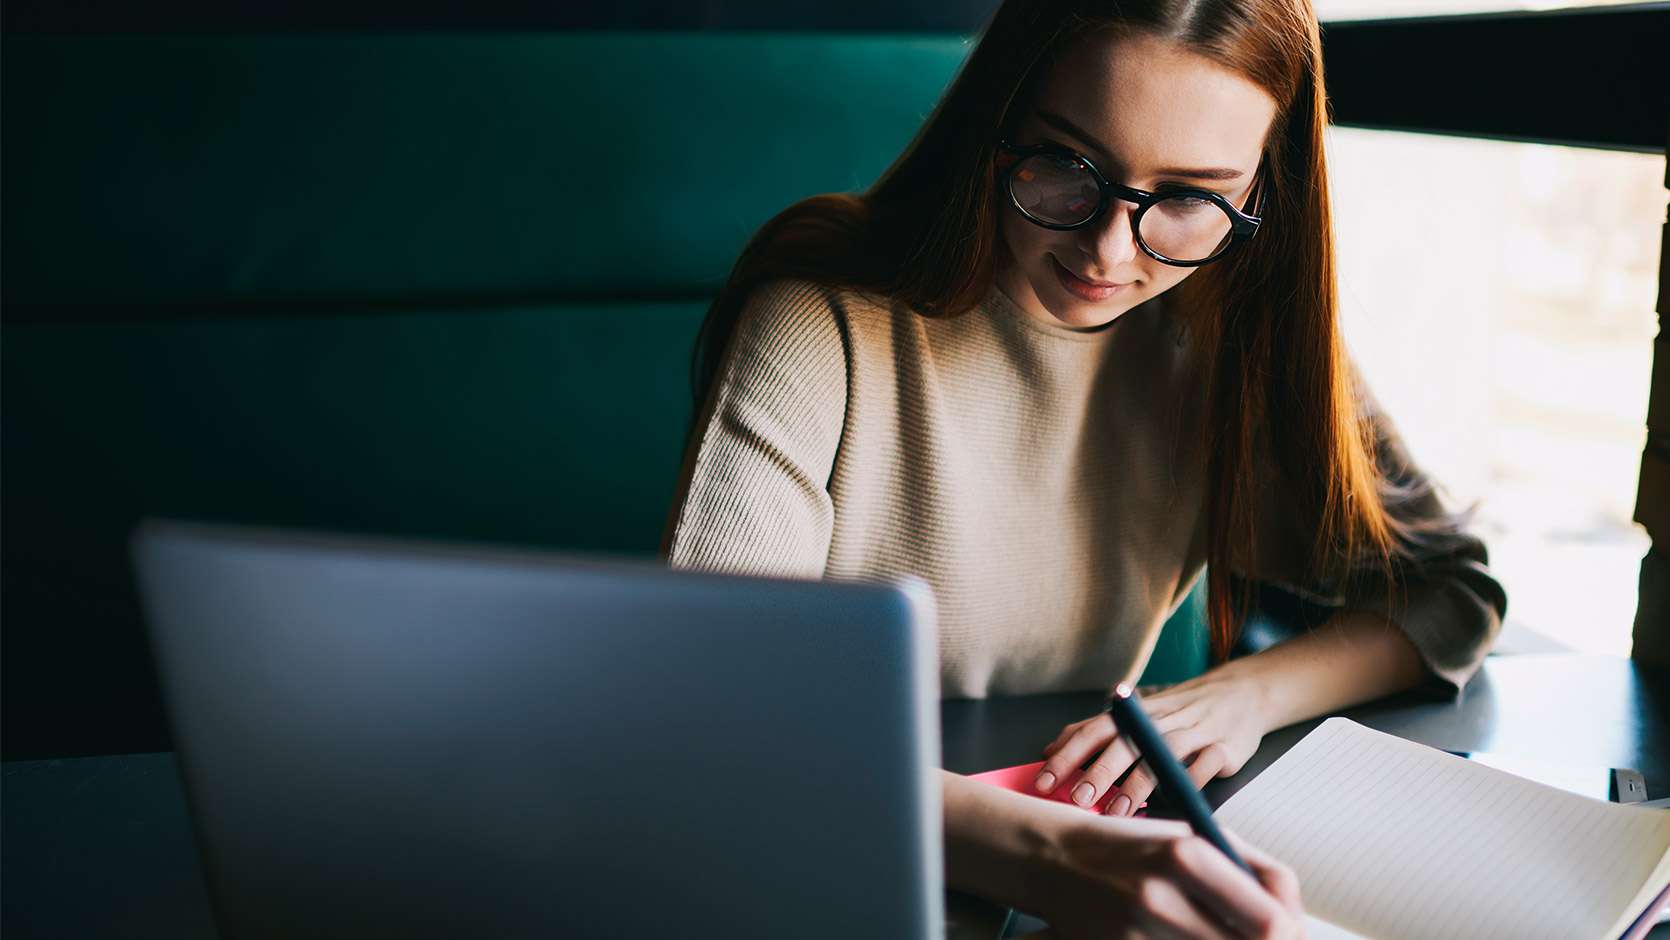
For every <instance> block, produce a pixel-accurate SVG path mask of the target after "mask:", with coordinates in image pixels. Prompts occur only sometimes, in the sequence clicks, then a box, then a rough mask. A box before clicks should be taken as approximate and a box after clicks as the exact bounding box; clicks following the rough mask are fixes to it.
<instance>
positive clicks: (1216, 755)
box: [1033, 670, 1271, 816]
mask: <svg viewBox="0 0 1670 940" xmlns="http://www.w3.org/2000/svg"><path fill="white" fill-rule="evenodd" d="M1222 673H1223V670H1214V671H1213V672H1209V673H1207V674H1205V675H1203V676H1200V677H1198V678H1195V679H1191V680H1189V681H1187V682H1183V683H1180V684H1178V685H1174V686H1171V687H1169V688H1166V689H1164V690H1162V691H1159V692H1155V693H1154V694H1152V695H1150V696H1145V697H1144V698H1143V699H1142V704H1143V707H1144V709H1145V710H1146V711H1147V712H1148V715H1149V717H1151V718H1153V719H1154V726H1155V727H1156V728H1157V729H1159V732H1160V735H1161V737H1163V738H1164V739H1165V742H1166V746H1167V747H1169V748H1170V749H1171V752H1172V754H1173V755H1174V756H1176V758H1177V759H1178V760H1179V761H1181V762H1182V763H1183V764H1185V765H1187V767H1188V771H1189V777H1190V778H1191V779H1193V780H1194V783H1195V786H1197V787H1199V786H1204V785H1205V784H1206V782H1207V781H1208V780H1211V779H1212V778H1213V777H1216V776H1220V775H1222V776H1228V775H1229V774H1233V773H1235V772H1236V771H1238V770H1240V769H1241V766H1242V765H1243V764H1245V763H1246V762H1247V759H1248V758H1249V757H1251V756H1252V754H1253V752H1254V751H1256V750H1257V749H1258V743H1259V741H1260V740H1262V739H1263V737H1264V734H1265V732H1267V731H1269V730H1270V727H1271V726H1269V725H1267V724H1266V721H1267V720H1268V717H1267V715H1266V712H1267V709H1266V707H1265V702H1264V696H1263V694H1262V693H1261V692H1260V690H1259V687H1258V683H1257V681H1256V680H1255V679H1252V678H1239V677H1234V676H1230V675H1224V674H1222ZM1097 751H1101V752H1102V753H1101V756H1100V757H1097V758H1096V762H1095V763H1094V764H1092V765H1091V766H1090V767H1089V769H1087V770H1086V771H1085V772H1084V774H1083V776H1081V777H1079V779H1078V781H1077V782H1075V783H1074V784H1073V792H1072V793H1071V794H1070V797H1071V799H1072V801H1073V802H1074V803H1077V804H1078V805H1080V806H1094V805H1096V802H1097V801H1098V800H1100V799H1101V798H1102V796H1103V795H1104V794H1106V793H1107V792H1108V790H1109V789H1110V788H1112V787H1113V786H1114V782H1115V781H1117V780H1118V779H1119V777H1120V776H1121V775H1122V774H1124V773H1125V771H1127V770H1130V772H1131V773H1130V776H1129V777H1128V778H1126V780H1125V784H1124V786H1122V787H1119V788H1118V793H1119V795H1118V796H1116V797H1114V799H1113V800H1112V801H1111V802H1109V803H1108V807H1107V813H1108V815H1110V816H1129V815H1131V814H1132V812H1134V811H1135V809H1136V807H1138V806H1141V805H1142V802H1143V801H1144V800H1146V799H1148V795H1149V794H1150V793H1152V792H1153V791H1154V785H1155V780H1154V776H1153V774H1152V773H1151V772H1150V771H1149V770H1148V768H1147V766H1145V765H1138V766H1137V767H1136V768H1135V769H1132V768H1131V765H1132V764H1134V763H1136V762H1137V760H1138V758H1137V754H1136V752H1135V750H1134V749H1133V748H1132V746H1131V743H1130V740H1129V739H1128V738H1126V737H1125V736H1123V735H1120V734H1119V733H1118V730H1117V729H1116V728H1115V727H1114V724H1113V719H1112V718H1111V717H1110V716H1109V715H1108V714H1107V713H1106V712H1103V713H1102V714H1100V715H1096V716H1095V717H1092V718H1086V719H1085V720H1083V721H1079V722H1074V723H1073V724H1070V725H1068V726H1067V727H1065V728H1063V729H1061V734H1060V735H1058V736H1057V737H1056V739H1055V741H1054V742H1052V743H1051V744H1050V745H1049V746H1048V747H1046V748H1044V767H1043V769H1042V770H1041V771H1039V773H1038V778H1037V780H1036V781H1035V782H1034V784H1033V786H1034V787H1035V788H1036V789H1037V790H1038V792H1039V793H1045V794H1048V793H1052V792H1054V790H1055V789H1056V787H1058V786H1060V781H1063V780H1068V779H1071V777H1072V775H1073V772H1074V771H1076V770H1077V769H1078V768H1079V767H1081V766H1083V765H1084V762H1085V761H1087V760H1089V759H1090V758H1091V757H1093V756H1095V754H1096V752H1097Z"/></svg>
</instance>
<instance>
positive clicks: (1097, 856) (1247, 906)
mask: <svg viewBox="0 0 1670 940" xmlns="http://www.w3.org/2000/svg"><path fill="white" fill-rule="evenodd" d="M1085 816H1086V817H1087V818H1085V819H1083V820H1077V821H1075V822H1077V823H1078V825H1072V824H1067V825H1063V826H1061V827H1060V830H1059V833H1060V834H1059V841H1058V842H1057V846H1058V849H1059V852H1060V854H1059V855H1058V856H1057V862H1058V864H1059V865H1060V871H1059V874H1058V878H1059V884H1058V886H1057V890H1056V891H1054V892H1052V893H1053V894H1055V898H1054V899H1053V900H1052V901H1051V902H1050V907H1049V909H1048V910H1047V911H1045V912H1043V916H1045V919H1047V920H1048V921H1049V923H1050V925H1051V926H1052V927H1054V928H1055V932H1056V934H1057V935H1058V936H1060V937H1061V938H1062V940H1070V938H1079V937H1144V938H1159V937H1165V938H1171V937H1189V938H1195V937H1210V938H1214V940H1217V938H1227V937H1235V938H1242V937H1246V938H1257V940H1274V938H1282V940H1288V938H1296V937H1302V936H1304V909H1303V908H1302V907H1301V906H1300V903H1299V879H1298V876H1296V875H1294V874H1293V871H1292V870H1291V869H1289V868H1288V867H1287V866H1285V865H1283V864H1281V863H1280V862H1278V861H1276V860H1275V859H1273V858H1271V857H1270V856H1268V855H1266V854H1265V853H1263V852H1261V851H1259V850H1258V849H1256V848H1254V847H1252V846H1250V845H1247V844H1246V843H1245V842H1242V841H1240V840H1239V839H1236V838H1234V837H1233V836H1230V840H1231V842H1232V843H1233V844H1234V846H1235V849H1236V851H1238V852H1240V853H1241V857H1242V858H1244V859H1246V861H1247V865H1248V866H1250V867H1251V868H1252V870H1253V874H1254V875H1256V876H1257V880H1254V878H1253V877H1250V876H1248V874H1247V873H1246V872H1244V871H1242V870H1241V869H1240V868H1239V867H1237V866H1236V865H1235V863H1234V862H1232V861H1230V860H1229V858H1228V856H1226V855H1224V854H1223V853H1222V852H1220V851H1218V850H1217V849H1216V848H1215V847H1213V845H1212V844H1211V843H1210V842H1207V841H1206V840H1205V839H1202V838H1201V837H1199V836H1197V835H1195V834H1194V833H1193V832H1191V831H1190V830H1189V827H1188V826H1187V825H1186V824H1185V823H1181V822H1177V821H1174V820H1159V819H1124V820H1120V819H1115V818H1109V817H1098V816H1095V815H1093V814H1089V813H1086V814H1085ZM1226 835H1227V833H1226Z"/></svg>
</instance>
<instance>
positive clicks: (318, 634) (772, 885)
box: [135, 523, 943, 940]
mask: <svg viewBox="0 0 1670 940" xmlns="http://www.w3.org/2000/svg"><path fill="white" fill-rule="evenodd" d="M135 558H136V564H137V569H138V574H139V580H140V588H141V591H142V595H143V599H144V602H145V608H146V613H147V616H148V620H149V628H150V635H151V642H152V644H153V648H154V651H155V655H156V659H157V664H158V669H159V672H160V674H161V678H162V680H163V684H164V691H165V694H166V698H167V704H168V709H169V715H170V721H171V723H172V727H173V730H174V735H175V743H176V747H177V748H178V755H179V761H180V767H181V772H182V775H183V778H184V782H185V785H186V790H187V796H188V799H189V802H190V805H191V809H192V818H193V821H194V824H195V827H196V832H197V839H198V845H199V847H200V848H201V851H202V856H203V861H204V866H205V869H206V872H207V875H208V877H209V882H210V887H211V893H212V895H213V898H214V901H215V906H216V914H217V917H218V918H219V921H220V925H221V929H222V931H223V932H224V933H225V934H226V935H228V936H231V937H355V938H364V937H401V938H405V937H534V936H537V937H549V936H571V937H621V938H636V937H656V938H662V937H674V936H712V937H724V938H739V937H770V938H774V940H775V938H786V937H796V938H820V937H831V938H833V937H842V938H850V937H853V936H859V935H863V936H870V937H876V936H883V937H900V938H910V940H921V938H928V937H938V936H940V935H941V932H942V929H943V928H942V924H941V921H942V920H943V898H942V894H941V890H942V887H941V886H942V873H941V848H940V832H939V830H940V811H939V789H938V784H937V781H936V779H935V771H934V768H935V767H936V766H937V764H938V760H939V732H938V707H937V698H938V694H937V671H938V670H937V655H936V650H935V641H934V635H933V629H932V623H933V620H932V601H931V597H930V596H929V595H928V592H927V590H926V588H923V587H913V586H910V585H904V586H877V585H868V586H861V585H851V584H847V585H837V584H823V583H813V582H790V581H770V580H760V579H746V578H737V577H721V576H711V575H698V574H690V573H678V572H670V571H667V570H664V569H662V568H659V567H655V566H652V565H649V564H647V563H646V564H644V565H636V564H628V563H605V562H596V561H585V560H575V559H569V558H562V557H554V556H550V555H544V554H537V553H532V552H517V551H489V550H474V549H469V548H460V547H445V546H440V545H428V544H412V543H398V542H392V541H376V540H368V539H348V538H337V537H325V536H313V535H303V534H286V533H278V532H272V531H257V530H247V529H233V528H221V527H209V526H200V525H188V524H180V523H148V524H146V525H145V526H143V527H142V528H141V530H140V532H139V534H138V535H137V536H136V541H135Z"/></svg>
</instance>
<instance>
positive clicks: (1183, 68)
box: [998, 35, 1276, 329]
mask: <svg viewBox="0 0 1670 940" xmlns="http://www.w3.org/2000/svg"><path fill="white" fill-rule="evenodd" d="M1275 114H1276V102H1275V101H1274V99H1272V98H1271V97H1270V95H1269V94H1268V93H1267V92H1265V91H1264V89H1262V88H1260V87H1259V86H1257V85H1255V84H1253V83H1252V82H1250V81H1248V80H1247V79H1245V78H1242V77H1241V76H1240V75H1237V74H1235V73H1233V72H1229V71H1227V70H1225V69H1223V68H1221V67H1220V66H1218V65H1216V64H1214V63H1213V62H1211V61H1210V60H1208V59H1206V58H1204V57H1203V56H1200V55H1198V54H1196V53H1193V52H1190V51H1188V50H1187V49H1184V48H1182V47H1180V46H1177V45H1174V44H1171V43H1168V42H1165V41H1163V40H1160V39H1155V38H1152V37H1148V36H1142V35H1137V36H1131V37H1126V38H1123V39H1110V38H1100V39H1091V40H1086V41H1084V42H1081V43H1078V44H1076V45H1074V46H1072V47H1070V48H1069V49H1068V50H1066V52H1065V53H1064V54H1063V55H1062V57H1061V58H1060V60H1059V61H1058V63H1057V65H1056V67H1055V69H1054V71H1053V72H1051V73H1050V75H1049V76H1047V78H1046V79H1045V82H1044V84H1043V86H1042V88H1041V89H1040V91H1039V94H1038V97H1037V99H1036V101H1034V102H1033V104H1032V109H1031V111H1030V112H1028V113H1027V115H1026V117H1025V118H1024V120H1022V122H1021V123H1020V125H1019V126H1018V128H1017V131H1016V133H1015V134H1014V135H1013V136H1012V137H1011V138H1010V141H1009V142H1010V143H1011V144H1016V145H1022V146H1024V145H1027V144H1039V143H1053V144H1059V145H1061V146H1064V147H1067V148H1069V149H1072V150H1076V151H1078V152H1079V153H1081V154H1083V155H1085V156H1086V157H1088V158H1089V159H1090V162H1091V163H1092V164H1094V165H1095V167H1096V169H1097V170H1099V171H1101V173H1102V175H1103V176H1104V177H1106V178H1107V179H1108V180H1109V181H1110V182H1115V183H1123V184H1125V185H1126V186H1130V187H1132V188H1134V189H1140V190H1144V191H1147V192H1155V191H1157V190H1161V189H1165V188H1167V187H1176V186H1187V187H1192V188H1197V189H1207V190H1211V191H1212V192H1215V193H1219V194H1220V195H1222V196H1224V197H1225V198H1227V199H1228V200H1229V201H1230V202H1232V203H1234V204H1235V205H1237V206H1242V207H1243V208H1244V209H1246V208H1247V207H1246V206H1245V202H1246V199H1247V196H1248V193H1249V192H1250V191H1251V189H1252V186H1253V181H1254V175H1255V172H1256V171H1257V169H1258V163H1259V157H1260V155H1261V154H1262V152H1263V149H1264V139H1265V136H1266V135H1267V134H1268V133H1269V130H1270V123H1271V121H1272V120H1273V119H1274V118H1275ZM1002 207H1003V208H1002V210H1001V218H1002V232H1003V240H1004V242H1005V243H1006V244H1007V245H1008V247H1009V253H1010V256H1011V259H1012V260H1011V262H1010V263H1009V265H1008V266H1006V267H1005V268H1004V269H1003V270H1002V271H1001V272H999V274H998V286H1000V287H1002V288H1003V291H1004V292H1005V293H1007V294H1008V295H1009V297H1010V298H1011V299H1013V300H1014V301H1015V303H1016V304H1018V305H1019V306H1020V307H1021V309H1023V310H1025V311H1026V312H1027V313H1029V314H1031V315H1032V316H1033V317H1034V318H1036V319H1038V320H1040V321H1042V322H1044V323H1050V324H1055V325H1065V326H1068V327H1072V328H1074V329H1089V328H1091V327H1097V326H1102V325H1104V324H1107V323H1110V322H1112V321H1113V320H1114V319H1115V318H1116V317H1118V316H1119V315H1120V314H1122V313H1124V312H1125V311H1127V310H1129V309H1131V308H1132V307H1135V306H1136V305H1137V304H1140V303H1142V302H1143V301H1145V300H1148V299H1149V298H1151V297H1154V296H1155V295H1157V294H1159V293H1160V292H1162V291H1164V290H1166V289H1167V288H1169V287H1171V286H1172V285H1173V284H1176V283H1177V282H1178V281H1181V280H1183V278H1185V277H1187V276H1188V275H1189V274H1190V272H1192V271H1194V270H1196V269H1195V268H1180V267H1176V266H1173V265H1168V264H1162V263H1161V262H1158V261H1155V260H1154V259H1153V258H1150V257H1148V256H1147V255H1146V254H1143V252H1142V249H1141V248H1138V247H1137V244H1136V238H1135V236H1134V235H1133V234H1132V231H1131V214H1132V213H1133V212H1134V211H1135V210H1136V206H1134V205H1133V204H1131V203H1128V202H1119V201H1114V202H1112V203H1110V204H1109V205H1108V206H1106V207H1105V208H1104V209H1103V210H1102V214H1101V215H1100V216H1099V217H1098V218H1096V219H1095V220H1094V221H1092V222H1091V223H1090V224H1089V225H1086V226H1083V227H1081V228H1077V229H1073V230H1071V231H1055V230H1052V229H1046V228H1041V227H1039V226H1037V225H1034V224H1032V223H1031V222H1028V221H1027V220H1026V218H1025V217H1024V216H1022V215H1021V214H1020V211H1019V210H1017V209H1016V208H1015V207H1014V206H1013V205H1012V204H1010V202H1009V200H1008V197H1007V196H1006V195H1005V196H1003V197H1002ZM1247 211H1251V210H1250V209H1247Z"/></svg>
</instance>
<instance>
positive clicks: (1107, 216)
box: [1078, 199, 1142, 275]
mask: <svg viewBox="0 0 1670 940" xmlns="http://www.w3.org/2000/svg"><path fill="white" fill-rule="evenodd" d="M1136 211H1137V207H1136V204H1135V203H1131V202H1126V201H1124V200H1123V199H1115V200H1113V202H1112V203H1110V204H1109V205H1108V207H1107V208H1106V209H1104V210H1103V211H1102V215H1101V218H1098V219H1097V220H1096V221H1094V222H1092V223H1090V224H1089V225H1086V226H1085V227H1084V228H1081V229H1079V230H1078V235H1079V238H1078V246H1079V250H1080V251H1083V252H1084V253H1085V254H1086V255H1088V256H1089V257H1090V258H1092V259H1094V261H1095V264H1096V268H1097V273H1099V274H1103V275H1106V274H1109V273H1111V272H1112V271H1113V269H1114V268H1117V267H1119V266H1120V265H1122V264H1124V263H1126V262H1127V261H1131V260H1133V259H1135V258H1136V256H1137V255H1139V254H1141V253H1142V249H1140V248H1138V247H1137V235H1136V225H1135V224H1134V223H1135V221H1136Z"/></svg>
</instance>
